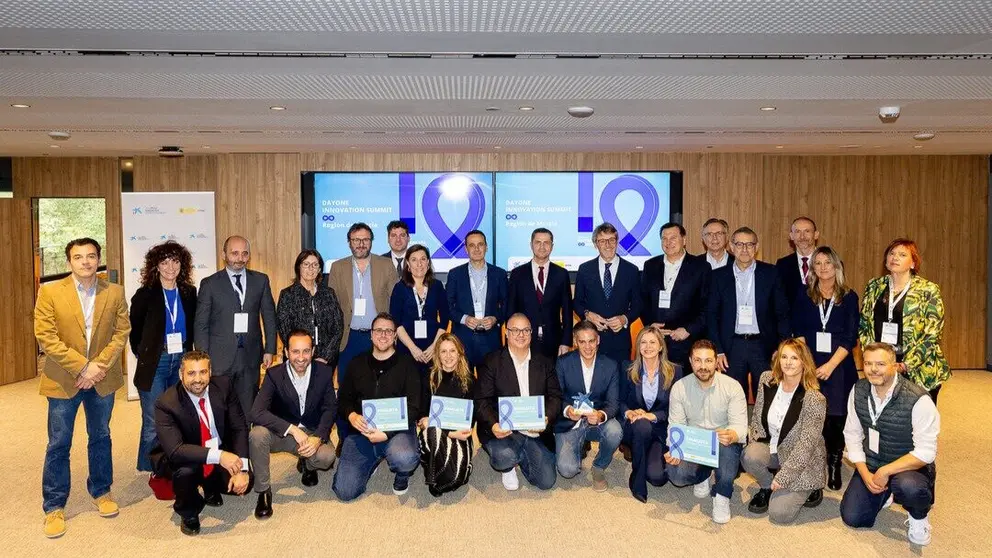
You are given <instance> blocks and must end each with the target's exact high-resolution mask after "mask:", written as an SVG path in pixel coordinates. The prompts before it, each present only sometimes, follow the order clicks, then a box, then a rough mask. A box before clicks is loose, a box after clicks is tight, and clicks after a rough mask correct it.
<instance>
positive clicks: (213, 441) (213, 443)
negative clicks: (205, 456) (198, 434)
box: [203, 438, 220, 449]
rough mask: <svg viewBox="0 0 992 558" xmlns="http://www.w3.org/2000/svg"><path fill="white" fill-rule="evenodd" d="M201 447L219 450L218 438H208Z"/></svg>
mask: <svg viewBox="0 0 992 558" xmlns="http://www.w3.org/2000/svg"><path fill="white" fill-rule="evenodd" d="M203 446H204V447H205V448H207V449H220V438H210V439H209V440H207V443H206V444H203Z"/></svg>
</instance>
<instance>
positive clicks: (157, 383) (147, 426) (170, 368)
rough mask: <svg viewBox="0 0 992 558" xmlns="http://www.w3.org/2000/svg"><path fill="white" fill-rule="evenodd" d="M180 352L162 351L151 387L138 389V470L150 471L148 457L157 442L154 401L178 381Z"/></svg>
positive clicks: (150, 466)
mask: <svg viewBox="0 0 992 558" xmlns="http://www.w3.org/2000/svg"><path fill="white" fill-rule="evenodd" d="M182 357H183V355H182V353H176V354H174V355H170V354H169V353H168V352H166V351H162V356H161V358H159V359H158V367H157V368H155V378H154V379H152V389H150V390H149V391H141V390H140V389H139V390H138V400H139V401H140V402H141V437H140V438H139V440H138V470H139V471H151V470H152V462H151V460H150V459H149V458H148V455H149V454H150V453H151V451H152V448H154V447H155V445H156V444H158V435H157V434H156V433H155V401H156V400H157V399H158V398H159V396H160V395H162V393H163V392H164V391H165V390H167V389H169V388H170V387H172V386H174V385H176V384H178V383H179V363H180V360H181V359H182Z"/></svg>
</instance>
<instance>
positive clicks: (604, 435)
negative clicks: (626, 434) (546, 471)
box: [555, 418, 623, 479]
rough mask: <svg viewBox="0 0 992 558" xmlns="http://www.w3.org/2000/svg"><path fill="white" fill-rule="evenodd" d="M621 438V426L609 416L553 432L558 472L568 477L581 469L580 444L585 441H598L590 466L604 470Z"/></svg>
mask: <svg viewBox="0 0 992 558" xmlns="http://www.w3.org/2000/svg"><path fill="white" fill-rule="evenodd" d="M622 439H623V427H622V426H620V423H619V422H617V419H615V418H611V419H609V420H607V421H606V422H604V423H602V424H597V425H596V426H589V423H588V422H586V421H584V420H582V421H579V426H578V427H576V428H573V429H571V430H569V431H568V432H557V433H555V453H556V454H557V455H558V474H560V475H561V476H563V477H565V478H566V479H570V478H572V477H574V476H575V475H578V474H579V471H581V470H582V446H583V445H584V444H585V442H586V441H589V442H599V453H598V454H596V459H594V460H593V462H592V466H593V467H596V468H597V469H601V470H606V468H607V467H609V466H610V463H611V462H612V461H613V454H614V453H616V451H617V448H618V447H620V441H621V440H622Z"/></svg>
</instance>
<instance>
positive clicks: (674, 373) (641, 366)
mask: <svg viewBox="0 0 992 558" xmlns="http://www.w3.org/2000/svg"><path fill="white" fill-rule="evenodd" d="M636 346H637V355H636V356H635V357H634V360H633V361H625V362H624V363H623V364H622V365H621V367H620V370H621V371H622V372H623V375H622V377H621V380H620V416H621V417H623V418H622V420H621V421H620V422H621V424H622V425H623V443H624V444H625V445H626V446H627V447H629V448H631V451H630V453H631V458H632V462H633V463H632V464H633V470H632V471H631V473H630V479H629V481H628V482H627V484H628V486H630V493H631V494H633V496H634V498H637V499H638V500H640V501H641V502H647V499H648V485H647V483H649V482H650V483H651V484H653V485H654V486H662V485H664V484H665V482H667V480H668V475H667V474H666V473H665V459H664V455H665V452H666V451H668V446H667V444H666V439H667V434H668V395H669V390H670V389H671V387H672V382H674V381H675V380H678V379H679V378H681V377H682V367H681V366H679V365H677V364H672V363H671V362H669V360H668V349H667V348H666V346H665V335H664V334H663V333H662V332H661V330H660V329H659V328H657V327H655V326H649V327H646V328H644V329H642V330H641V331H640V333H638V334H637V342H636Z"/></svg>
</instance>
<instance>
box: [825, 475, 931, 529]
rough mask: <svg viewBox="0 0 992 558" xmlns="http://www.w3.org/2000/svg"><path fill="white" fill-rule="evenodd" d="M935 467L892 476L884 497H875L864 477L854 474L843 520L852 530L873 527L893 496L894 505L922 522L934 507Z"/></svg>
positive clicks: (843, 507)
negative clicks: (887, 501) (883, 507)
mask: <svg viewBox="0 0 992 558" xmlns="http://www.w3.org/2000/svg"><path fill="white" fill-rule="evenodd" d="M934 473H935V470H934V466H933V464H931V465H928V466H926V467H923V468H921V469H917V470H915V471H903V472H901V473H896V474H894V475H892V476H891V477H889V486H888V489H887V490H884V491H882V493H881V494H872V493H871V491H870V490H868V487H867V486H865V481H864V480H862V478H861V475H860V474H859V473H858V472H857V471H855V472H854V476H853V477H852V478H851V482H850V484H848V485H847V490H846V491H845V492H844V497H843V498H842V499H841V501H840V517H841V519H843V520H844V523H845V524H846V525H848V526H850V527H871V526H873V525H875V518H876V517H878V512H880V511H882V506H883V505H885V501H886V500H888V499H889V494H891V495H892V496H893V500H894V501H895V503H897V504H899V505H901V506H902V507H903V508H905V509H906V511H907V512H909V515H910V516H912V517H913V519H923V518H924V517H926V516H927V514H928V513H930V507H931V506H932V505H933V488H934V487H933V477H934Z"/></svg>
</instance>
